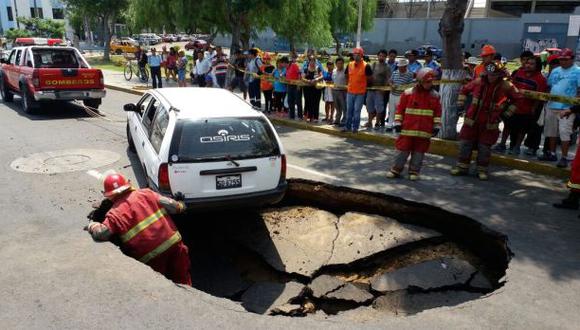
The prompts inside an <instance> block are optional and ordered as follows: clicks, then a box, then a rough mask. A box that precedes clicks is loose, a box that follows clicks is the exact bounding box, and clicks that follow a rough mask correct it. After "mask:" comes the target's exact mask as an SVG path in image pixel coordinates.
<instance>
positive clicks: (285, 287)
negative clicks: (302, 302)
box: [242, 282, 305, 314]
mask: <svg viewBox="0 0 580 330" xmlns="http://www.w3.org/2000/svg"><path fill="white" fill-rule="evenodd" d="M304 288H305V287H304V285H302V284H300V283H296V282H288V283H283V284H281V283H268V282H264V283H256V284H254V285H252V286H251V287H250V288H249V289H248V290H247V291H246V292H244V294H243V295H242V306H244V308H245V309H247V310H248V311H250V312H254V313H259V314H271V313H272V312H273V311H274V310H275V309H276V308H278V307H281V306H284V305H286V304H288V303H289V302H290V301H291V300H293V299H295V298H296V297H299V296H300V295H301V294H302V292H303V291H304Z"/></svg>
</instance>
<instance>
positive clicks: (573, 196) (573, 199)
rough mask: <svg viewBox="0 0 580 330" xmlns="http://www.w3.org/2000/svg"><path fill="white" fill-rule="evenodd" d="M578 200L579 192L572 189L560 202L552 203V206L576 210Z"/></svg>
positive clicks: (579, 197) (579, 198)
mask: <svg viewBox="0 0 580 330" xmlns="http://www.w3.org/2000/svg"><path fill="white" fill-rule="evenodd" d="M579 200H580V194H579V193H577V192H574V191H571V192H570V194H568V197H566V198H564V199H563V200H562V201H561V202H560V203H554V204H553V205H554V207H555V208H558V209H569V210H577V209H578V207H579V206H580V205H579Z"/></svg>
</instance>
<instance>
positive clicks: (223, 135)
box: [169, 117, 282, 199]
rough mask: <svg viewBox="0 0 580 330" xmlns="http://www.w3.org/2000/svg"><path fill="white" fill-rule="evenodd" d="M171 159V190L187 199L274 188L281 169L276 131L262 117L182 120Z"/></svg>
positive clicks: (171, 148)
mask: <svg viewBox="0 0 580 330" xmlns="http://www.w3.org/2000/svg"><path fill="white" fill-rule="evenodd" d="M169 160H170V163H169V178H170V182H171V188H172V191H173V192H174V193H175V192H181V193H183V194H184V196H185V198H188V199H195V198H212V197H220V196H230V195H242V194H249V193H255V192H260V191H268V190H273V189H275V188H276V187H277V186H278V184H279V181H280V176H281V168H282V153H281V147H280V145H279V143H278V140H277V137H276V135H275V132H274V131H273V130H272V127H271V126H270V124H269V122H268V121H267V120H266V119H265V118H260V117H252V118H212V119H204V120H198V121H187V120H180V121H178V122H177V124H176V127H175V131H174V133H173V139H172V142H171V146H170V149H169Z"/></svg>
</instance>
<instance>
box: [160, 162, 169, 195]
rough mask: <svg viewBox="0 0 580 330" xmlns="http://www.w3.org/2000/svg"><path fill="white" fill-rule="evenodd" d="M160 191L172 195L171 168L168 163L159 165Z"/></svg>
mask: <svg viewBox="0 0 580 330" xmlns="http://www.w3.org/2000/svg"><path fill="white" fill-rule="evenodd" d="M157 179H158V182H159V191H160V192H164V193H170V194H171V185H170V184H169V166H167V163H163V164H161V165H159V173H158V178H157Z"/></svg>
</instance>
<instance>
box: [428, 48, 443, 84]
mask: <svg viewBox="0 0 580 330" xmlns="http://www.w3.org/2000/svg"><path fill="white" fill-rule="evenodd" d="M424 60H425V64H424V67H426V68H431V69H433V71H435V75H436V76H435V77H436V79H440V78H441V74H442V71H441V64H439V63H438V62H437V61H435V60H434V59H433V51H432V50H431V49H427V50H426V51H425V57H424Z"/></svg>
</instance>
